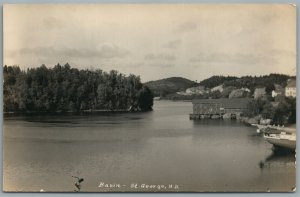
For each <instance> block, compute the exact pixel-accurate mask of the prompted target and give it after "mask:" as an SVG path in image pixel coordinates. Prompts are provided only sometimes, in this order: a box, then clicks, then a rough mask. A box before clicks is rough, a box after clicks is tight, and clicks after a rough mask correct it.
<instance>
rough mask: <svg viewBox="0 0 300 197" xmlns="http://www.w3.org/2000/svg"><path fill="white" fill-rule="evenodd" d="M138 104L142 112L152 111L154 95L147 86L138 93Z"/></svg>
mask: <svg viewBox="0 0 300 197" xmlns="http://www.w3.org/2000/svg"><path fill="white" fill-rule="evenodd" d="M138 103H139V108H140V109H141V110H142V111H151V110H152V106H153V93H152V92H151V90H150V89H149V88H148V87H147V86H143V88H142V89H141V90H140V91H139V93H138Z"/></svg>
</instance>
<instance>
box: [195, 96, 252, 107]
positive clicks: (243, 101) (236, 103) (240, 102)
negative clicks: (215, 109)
mask: <svg viewBox="0 0 300 197" xmlns="http://www.w3.org/2000/svg"><path fill="white" fill-rule="evenodd" d="M251 100H253V99H252V98H231V99H228V98H221V99H194V100H192V103H193V104H205V103H206V104H211V103H222V104H224V107H225V108H233V109H234V108H246V107H247V104H248V103H249V102H250V101H251Z"/></svg>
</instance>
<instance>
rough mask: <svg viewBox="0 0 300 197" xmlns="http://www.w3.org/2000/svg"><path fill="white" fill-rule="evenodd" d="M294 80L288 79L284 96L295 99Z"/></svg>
mask: <svg viewBox="0 0 300 197" xmlns="http://www.w3.org/2000/svg"><path fill="white" fill-rule="evenodd" d="M296 95H297V93H296V79H289V80H288V81H287V85H286V87H285V96H286V97H293V98H296Z"/></svg>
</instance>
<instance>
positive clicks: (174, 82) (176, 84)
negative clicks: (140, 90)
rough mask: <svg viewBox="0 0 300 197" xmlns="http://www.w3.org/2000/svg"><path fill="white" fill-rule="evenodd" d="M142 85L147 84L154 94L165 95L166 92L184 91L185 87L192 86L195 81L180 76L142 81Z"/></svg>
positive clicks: (194, 84)
mask: <svg viewBox="0 0 300 197" xmlns="http://www.w3.org/2000/svg"><path fill="white" fill-rule="evenodd" d="M144 85H146V86H148V87H149V88H150V90H152V92H153V93H154V96H166V95H168V94H172V93H176V92H178V91H184V90H186V89H187V88H190V87H194V86H196V85H197V83H196V82H194V81H191V80H188V79H185V78H182V77H170V78H166V79H160V80H157V81H149V82H146V83H144Z"/></svg>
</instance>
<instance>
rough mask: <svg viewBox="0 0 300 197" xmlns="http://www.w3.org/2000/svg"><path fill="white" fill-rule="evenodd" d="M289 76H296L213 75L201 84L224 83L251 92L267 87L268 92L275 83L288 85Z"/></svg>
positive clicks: (210, 85)
mask: <svg viewBox="0 0 300 197" xmlns="http://www.w3.org/2000/svg"><path fill="white" fill-rule="evenodd" d="M289 78H295V77H294V76H288V75H283V74H270V75H263V76H258V77H257V76H243V77H239V78H238V77H232V76H227V77H225V76H212V77H210V78H208V79H205V80H203V81H201V82H200V85H203V86H205V87H206V88H212V87H215V86H218V85H222V84H223V85H224V86H225V87H228V86H233V87H236V88H243V87H244V88H249V89H250V90H251V92H253V91H254V89H255V88H256V87H266V90H267V92H268V93H270V92H271V91H272V90H274V89H275V87H274V84H279V85H281V86H283V87H285V86H286V82H287V80H288V79H289Z"/></svg>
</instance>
